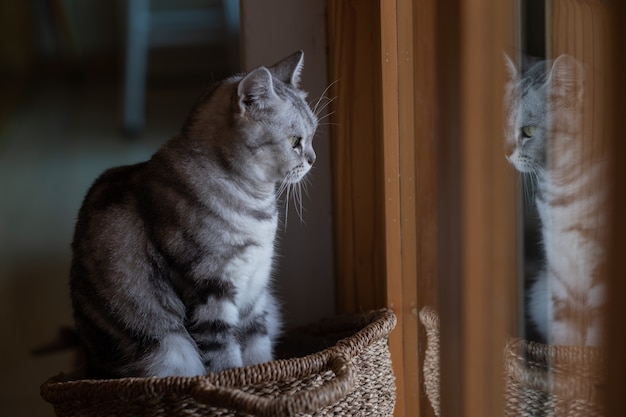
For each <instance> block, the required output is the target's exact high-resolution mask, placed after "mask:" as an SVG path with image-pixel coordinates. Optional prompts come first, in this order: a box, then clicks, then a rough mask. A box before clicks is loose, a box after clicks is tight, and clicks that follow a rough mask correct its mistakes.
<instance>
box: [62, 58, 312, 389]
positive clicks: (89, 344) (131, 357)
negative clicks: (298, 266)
mask: <svg viewBox="0 0 626 417" xmlns="http://www.w3.org/2000/svg"><path fill="white" fill-rule="evenodd" d="M303 60H304V54H303V52H302V51H299V52H297V53H295V54H293V55H290V56H289V57H287V58H285V59H283V60H282V61H280V62H278V63H277V64H275V65H273V66H270V67H259V68H256V69H254V70H252V71H250V72H249V73H247V74H244V75H238V76H234V77H231V78H228V79H226V80H223V81H221V82H218V83H216V84H215V85H214V86H213V87H212V88H211V89H210V90H209V91H208V92H207V93H206V94H205V95H204V96H203V97H201V99H200V100H199V101H198V103H197V104H196V105H195V106H194V108H193V109H192V111H191V113H190V116H189V117H188V119H187V121H186V122H185V123H184V125H183V127H182V128H181V131H180V133H179V134H178V135H177V136H175V137H174V138H172V139H170V140H169V141H168V142H166V143H165V144H164V145H163V146H162V147H161V148H160V149H159V150H158V151H157V152H156V153H155V154H154V155H153V156H152V157H151V159H149V160H148V161H146V162H142V163H138V164H135V165H130V166H123V167H118V168H113V169H110V170H108V171H105V172H104V174H102V175H101V176H100V177H99V178H98V179H97V180H96V181H95V183H94V184H93V185H92V186H91V188H90V189H89V191H88V192H87V195H86V197H85V199H84V201H83V204H82V206H81V208H80V211H79V216H78V220H77V222H76V226H75V232H74V238H73V242H72V252H73V256H72V264H71V271H70V292H71V299H72V305H73V311H74V319H75V324H76V329H77V332H78V334H79V336H80V339H81V341H82V344H83V345H84V348H85V350H86V353H87V363H86V367H87V369H88V372H89V374H91V375H97V376H101V377H148V376H157V377H165V376H172V375H178V376H195V375H202V374H206V373H210V372H219V371H222V370H225V369H229V368H235V367H241V366H247V365H253V364H258V363H262V362H267V361H270V360H272V358H273V348H274V343H275V340H276V338H277V336H278V334H279V332H280V317H279V307H278V305H277V300H276V299H275V297H274V296H273V294H272V292H271V288H270V287H271V286H270V280H271V274H272V264H273V258H274V245H275V235H276V230H277V225H278V211H277V198H278V194H279V193H280V192H281V190H284V189H285V188H289V187H292V186H296V185H295V184H297V183H298V182H299V181H300V180H302V179H303V177H304V176H305V175H306V174H307V173H308V172H309V170H310V169H311V167H312V165H313V163H314V162H315V158H316V155H315V151H314V150H313V147H312V140H313V136H314V133H315V131H316V129H317V123H318V120H317V116H316V115H315V114H314V113H313V112H312V110H311V108H310V107H309V105H308V104H307V102H306V93H305V92H304V91H302V90H300V89H299V87H298V84H299V80H300V73H301V70H302V67H303Z"/></svg>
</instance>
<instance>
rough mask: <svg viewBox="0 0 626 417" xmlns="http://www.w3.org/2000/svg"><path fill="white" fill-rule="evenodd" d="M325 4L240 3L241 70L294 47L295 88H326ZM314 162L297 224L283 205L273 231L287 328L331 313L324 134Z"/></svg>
mask: <svg viewBox="0 0 626 417" xmlns="http://www.w3.org/2000/svg"><path fill="white" fill-rule="evenodd" d="M325 5H326V2H325V0H300V1H297V2H296V1H292V0H264V1H262V2H261V1H258V0H242V1H241V22H242V25H241V27H242V62H243V66H244V69H245V70H249V69H252V68H254V67H256V66H259V65H271V64H273V63H274V62H276V61H279V60H280V59H282V58H283V57H286V56H287V55H289V54H291V53H292V52H295V51H297V50H299V49H302V50H303V51H304V59H305V65H304V70H303V73H302V83H301V87H302V88H303V89H304V90H306V91H308V92H309V100H310V102H311V103H312V104H315V101H316V100H317V98H318V97H319V96H320V95H321V94H322V93H323V92H324V90H325V88H326V87H327V85H328V84H329V82H328V81H327V77H326V74H327V71H326V33H325V21H326V9H325ZM314 147H315V152H316V154H317V161H316V162H315V166H314V168H313V170H312V172H311V173H310V174H309V177H308V178H309V180H308V182H309V185H308V187H307V194H308V196H307V195H305V197H304V199H303V205H304V208H305V211H304V215H303V221H302V222H301V221H300V220H299V219H298V215H297V213H296V210H295V208H294V206H293V205H292V206H291V207H289V215H288V224H287V228H286V229H283V230H279V231H278V238H279V247H278V252H279V257H278V259H277V274H276V289H277V292H278V295H279V297H280V298H281V299H282V301H283V302H284V305H283V312H284V318H285V321H286V324H287V325H290V324H302V323H307V322H311V321H315V320H317V319H318V318H321V317H326V316H330V315H332V314H333V313H334V311H335V284H334V276H333V250H332V212H331V188H330V155H329V146H328V130H327V128H326V126H324V125H323V122H322V126H320V128H319V129H318V134H317V135H316V138H315V141H314Z"/></svg>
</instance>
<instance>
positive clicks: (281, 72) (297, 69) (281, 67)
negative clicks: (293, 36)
mask: <svg viewBox="0 0 626 417" xmlns="http://www.w3.org/2000/svg"><path fill="white" fill-rule="evenodd" d="M303 66H304V52H302V51H298V52H296V53H294V54H291V55H289V56H288V57H287V58H285V59H283V60H282V61H280V62H277V63H276V64H274V65H272V66H271V67H270V71H271V72H272V74H274V77H276V78H277V79H279V80H281V81H282V82H284V83H286V84H291V85H293V86H294V87H298V84H299V83H300V73H301V72H302V67H303Z"/></svg>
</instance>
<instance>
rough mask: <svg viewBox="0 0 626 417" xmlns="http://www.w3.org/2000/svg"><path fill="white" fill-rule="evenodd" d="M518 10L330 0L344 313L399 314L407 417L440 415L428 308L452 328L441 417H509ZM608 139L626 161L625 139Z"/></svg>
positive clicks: (619, 368)
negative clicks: (510, 90) (431, 373)
mask: <svg viewBox="0 0 626 417" xmlns="http://www.w3.org/2000/svg"><path fill="white" fill-rule="evenodd" d="M615 3H619V4H615ZM516 4H517V3H516V1H515V0H506V1H497V2H495V1H489V0H438V1H436V0H413V1H412V0H378V1H367V0H354V1H342V0H328V34H329V36H328V42H329V54H330V76H329V78H330V79H331V80H338V81H337V84H336V85H335V89H334V92H333V96H336V97H337V98H336V102H335V106H334V109H333V111H334V112H335V114H334V120H333V123H334V127H333V129H332V132H331V135H332V140H331V148H332V151H331V153H332V157H333V161H332V168H333V186H334V190H333V191H334V216H335V251H336V254H335V259H336V277H337V281H338V310H339V311H344V312H356V311H362V310H367V309H372V308H378V307H383V306H386V307H390V308H392V309H394V311H395V312H396V314H397V316H398V327H397V329H396V330H395V331H394V332H393V333H392V336H391V338H390V349H391V352H392V358H393V362H394V371H395V373H396V379H397V387H398V400H397V405H396V413H395V414H396V416H420V417H424V416H431V415H433V412H432V409H431V408H430V405H429V404H428V401H427V399H426V398H425V396H424V389H423V387H422V384H423V377H422V375H421V363H422V359H423V356H422V355H423V351H424V342H425V340H424V335H423V332H422V331H421V330H420V328H419V326H418V323H417V322H418V320H417V313H418V311H419V309H420V308H421V307H422V306H424V305H432V306H435V307H438V308H439V312H440V317H441V323H442V332H441V344H442V346H441V349H442V350H441V355H442V360H441V362H442V368H441V381H442V384H441V399H442V404H441V406H442V415H446V416H472V415H483V416H499V415H501V410H502V398H503V396H502V394H503V392H502V390H503V387H502V371H503V370H502V360H501V357H502V347H503V346H504V340H505V339H506V338H507V337H508V336H510V335H512V334H516V332H517V314H516V311H517V308H516V302H517V300H516V291H517V284H516V282H515V279H513V278H514V277H515V275H516V273H517V266H516V260H517V256H516V255H517V247H516V243H515V242H516V238H515V236H516V214H515V213H516V193H515V179H514V173H513V171H512V170H511V168H510V167H509V166H508V165H507V163H506V161H505V159H504V155H503V150H502V143H501V141H500V140H498V139H499V138H501V132H502V131H503V129H502V114H501V103H502V93H503V90H502V88H501V87H502V86H503V85H504V80H505V73H504V65H503V60H502V51H503V50H511V49H512V46H513V45H514V36H515V31H514V26H513V27H512V25H511V22H515V17H514V16H516V15H517V14H516V13H517V11H516V9H515V7H516ZM614 5H615V11H614V14H613V18H614V19H619V16H622V17H626V14H624V5H623V2H614ZM618 21H619V20H615V22H618ZM625 26H626V25H623V23H622V24H621V27H620V25H619V24H613V25H612V28H611V30H612V32H611V33H612V36H613V37H614V39H626V36H625V34H624V27H625ZM620 35H622V37H621V38H620V37H619V36H620ZM617 44H618V42H615V45H614V46H613V50H614V51H615V52H619V49H618V48H619V46H618V45H617ZM615 55H616V59H615V63H614V64H615V65H614V68H615V69H616V71H618V70H619V69H621V70H622V71H621V72H615V73H614V75H615V74H625V73H626V71H625V67H624V57H623V55H624V54H623V53H616V54H615ZM613 78H614V80H615V89H614V90H613V91H614V92H615V93H614V94H615V95H614V99H613V103H614V105H613V106H612V107H613V109H614V112H613V113H612V116H613V117H612V118H611V120H610V121H609V122H608V123H609V125H610V126H615V125H616V121H617V120H619V117H620V113H619V112H618V111H619V109H621V110H622V111H623V109H624V107H625V106H624V104H623V103H621V102H620V98H622V97H624V96H626V94H621V95H620V94H618V93H617V91H621V92H622V93H623V92H624V80H623V78H624V77H613ZM620 78H622V79H620ZM613 131H614V132H616V131H618V130H615V129H614V130H613ZM610 137H611V139H612V150H613V152H612V155H613V156H614V157H615V158H616V160H618V161H619V157H620V155H621V156H622V157H626V149H624V145H623V143H624V141H619V140H618V138H617V137H616V136H615V135H610ZM614 167H615V168H614V173H613V176H612V178H614V179H616V181H615V184H614V185H615V186H614V187H613V194H612V195H613V199H612V202H613V212H615V213H624V212H626V205H625V202H624V195H623V192H622V191H623V190H622V188H623V186H621V185H619V180H618V179H619V178H626V173H624V172H622V171H623V170H624V169H625V168H624V167H626V164H624V163H623V162H621V163H616V164H614ZM620 175H621V176H620ZM620 187H622V188H620ZM623 218H624V216H613V218H612V225H613V228H612V230H613V231H615V232H614V233H612V235H611V239H612V240H611V246H610V250H611V251H610V254H611V256H610V259H609V261H610V262H609V270H610V271H611V272H610V279H611V282H610V285H611V286H612V288H613V289H615V290H616V291H618V290H621V294H624V293H625V292H624V288H625V285H626V284H625V283H626V279H624V275H625V273H624V271H623V270H621V269H623V268H619V259H620V256H623V253H625V252H624V249H625V248H626V229H625V228H626V225H625V221H624V220H623ZM493 277H511V279H499V280H495V279H493ZM617 293H619V292H617ZM438 300H445V303H444V302H443V301H438ZM625 306H626V303H611V304H610V309H611V314H610V317H624V313H625V311H624V309H625ZM618 321H619V320H609V327H610V328H614V329H618V328H619V323H618ZM622 333H623V332H621V331H609V337H610V340H609V347H610V348H609V353H610V355H611V356H610V359H611V362H610V363H612V364H614V365H615V366H613V365H612V367H611V369H610V372H609V376H610V380H609V381H610V389H609V394H608V395H609V396H608V398H607V401H608V404H609V410H610V414H609V415H610V416H618V415H625V413H624V411H623V410H624V404H623V401H619V400H620V398H619V397H620V395H623V387H624V383H623V382H621V378H622V376H623V375H624V373H623V372H624V369H625V368H624V366H625V365H624V358H623V354H622V353H621V350H623V349H621V347H623V346H624V336H623V335H622ZM616 347H617V348H616ZM620 372H621V373H620Z"/></svg>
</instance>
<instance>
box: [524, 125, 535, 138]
mask: <svg viewBox="0 0 626 417" xmlns="http://www.w3.org/2000/svg"><path fill="white" fill-rule="evenodd" d="M536 129H537V127H536V126H524V127H522V136H523V137H524V138H532V137H533V136H534V134H535V130H536Z"/></svg>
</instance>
